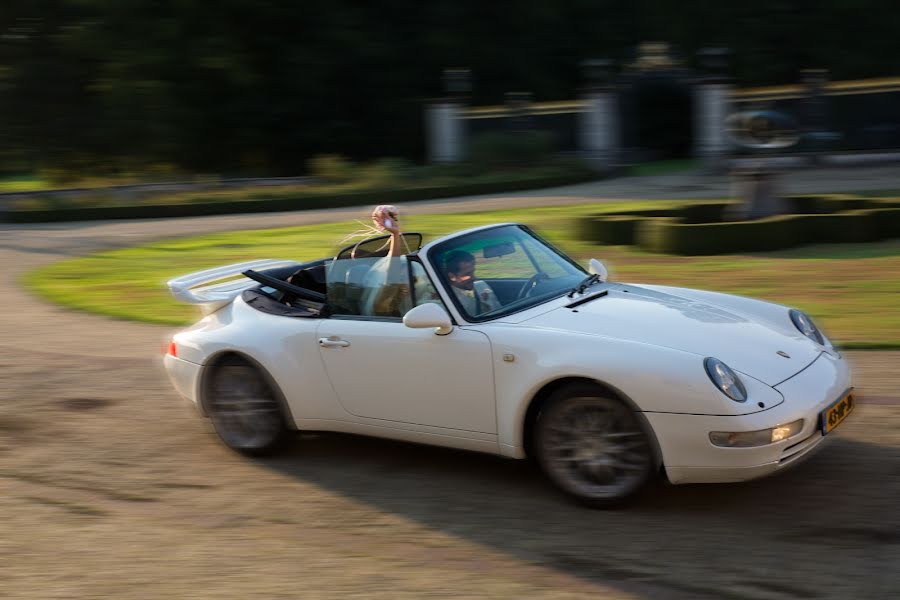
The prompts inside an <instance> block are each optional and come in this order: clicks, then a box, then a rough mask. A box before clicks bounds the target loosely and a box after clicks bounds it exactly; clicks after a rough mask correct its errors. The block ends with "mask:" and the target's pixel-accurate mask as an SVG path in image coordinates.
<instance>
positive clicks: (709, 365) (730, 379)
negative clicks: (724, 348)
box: [703, 357, 747, 402]
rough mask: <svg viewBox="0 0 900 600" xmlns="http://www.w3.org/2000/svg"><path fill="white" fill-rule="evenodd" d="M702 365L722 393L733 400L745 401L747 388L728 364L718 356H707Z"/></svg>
mask: <svg viewBox="0 0 900 600" xmlns="http://www.w3.org/2000/svg"><path fill="white" fill-rule="evenodd" d="M703 366H704V367H706V374H707V375H709V378H710V379H711V380H712V382H713V383H714V384H716V387H717V388H719V389H720V390H721V391H722V393H723V394H725V395H726V396H728V397H729V398H731V399H732V400H734V401H735V402H746V401H747V388H745V387H744V384H743V383H742V382H741V380H740V379H739V378H738V376H737V373H735V372H734V371H732V370H731V369H730V368H729V367H728V365H726V364H725V363H723V362H722V361H721V360H719V359H718V358H712V357H709V358H707V359H705V360H704V361H703Z"/></svg>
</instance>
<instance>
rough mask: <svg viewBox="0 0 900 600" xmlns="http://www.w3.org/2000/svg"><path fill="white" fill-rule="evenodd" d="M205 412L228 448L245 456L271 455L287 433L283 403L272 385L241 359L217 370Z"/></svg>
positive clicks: (213, 377) (211, 382)
mask: <svg viewBox="0 0 900 600" xmlns="http://www.w3.org/2000/svg"><path fill="white" fill-rule="evenodd" d="M206 410H207V414H209V418H210V420H211V421H212V424H213V428H214V429H215V430H216V433H217V434H218V435H219V437H220V438H221V439H222V441H223V442H225V445H226V446H228V447H229V448H231V449H233V450H237V451H238V452H241V453H244V454H249V455H260V454H266V453H268V452H271V451H272V450H273V449H275V447H276V446H278V445H279V444H280V443H281V442H282V441H283V439H284V437H285V435H286V433H287V426H286V423H285V419H284V413H283V411H282V409H281V403H280V402H279V401H278V398H277V396H276V395H275V393H274V391H273V390H272V388H271V386H270V385H269V384H268V383H267V382H266V380H265V378H264V377H263V375H262V373H260V371H259V370H258V369H257V368H256V367H254V366H253V365H251V364H250V363H249V362H247V361H245V360H242V359H239V358H229V359H227V360H225V361H224V362H222V363H221V364H219V365H217V366H216V367H215V370H214V371H213V373H212V379H211V381H210V385H209V388H208V397H207V402H206Z"/></svg>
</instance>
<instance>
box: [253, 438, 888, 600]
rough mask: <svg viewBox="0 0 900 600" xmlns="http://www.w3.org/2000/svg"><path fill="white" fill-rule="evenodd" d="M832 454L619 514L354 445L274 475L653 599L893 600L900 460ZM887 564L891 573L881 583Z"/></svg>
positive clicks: (434, 458)
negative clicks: (663, 596)
mask: <svg viewBox="0 0 900 600" xmlns="http://www.w3.org/2000/svg"><path fill="white" fill-rule="evenodd" d="M832 442H833V443H831V444H830V445H828V446H826V448H824V449H823V451H822V452H820V453H819V454H818V455H817V456H815V457H813V458H812V459H811V460H809V461H808V462H806V463H805V464H802V465H800V466H798V467H796V468H795V469H793V470H791V471H790V472H787V473H783V474H780V475H778V476H776V477H771V478H768V479H763V480H759V481H756V482H749V483H742V484H719V485H691V486H671V485H667V484H662V485H660V486H658V487H656V488H655V489H654V490H652V491H651V492H650V493H648V494H647V495H646V497H644V498H643V499H642V500H641V501H639V502H638V503H637V504H636V505H634V506H631V507H629V508H627V509H624V510H617V511H595V510H589V509H585V508H582V507H580V506H577V505H574V504H573V503H572V502H570V501H569V500H568V499H566V498H564V497H563V496H561V495H560V494H558V493H557V492H556V491H555V490H554V489H553V488H551V486H550V485H549V483H547V482H545V480H544V479H543V477H542V476H541V474H540V472H539V471H538V469H537V468H536V467H535V466H533V465H532V464H531V463H529V462H525V461H513V460H507V459H502V458H498V457H493V456H487V455H480V454H475V453H467V452H461V451H453V450H447V449H441V448H433V447H426V446H419V445H411V444H405V443H399V442H391V441H384V440H375V439H369V438H362V437H355V436H346V435H337V434H300V435H298V437H297V439H296V440H295V441H294V442H293V443H292V444H291V447H290V448H289V449H288V452H287V453H286V454H285V455H282V456H280V457H278V458H273V459H268V460H264V461H262V464H264V465H266V466H267V467H269V468H271V469H274V470H276V471H279V472H281V473H283V474H286V475H289V476H291V477H294V478H297V479H298V480H302V481H304V482H307V483H313V484H315V485H318V486H321V487H322V488H325V489H327V490H330V491H333V492H337V493H340V494H342V495H344V496H346V497H349V498H352V499H354V500H357V501H360V502H364V503H367V504H370V505H374V506H375V507H377V508H378V509H379V510H383V511H388V512H391V513H394V514H397V515H400V516H402V517H405V518H408V519H411V520H415V521H417V522H419V523H421V524H424V525H426V526H428V527H430V528H433V529H436V530H441V531H443V532H446V533H450V534H452V535H454V536H459V537H462V538H465V539H468V540H470V541H474V542H477V543H478V544H483V545H485V546H488V547H491V548H493V549H495V550H498V551H500V552H503V553H506V554H509V555H512V556H515V557H517V558H519V559H521V560H525V561H528V562H530V563H535V564H540V565H543V566H546V567H549V568H552V569H555V570H559V571H562V572H565V573H567V574H570V575H574V576H576V577H578V578H582V579H585V580H589V581H602V582H604V583H606V584H610V583H611V582H612V583H613V584H615V585H620V587H622V589H624V590H628V591H630V592H631V593H635V591H636V590H637V591H638V593H639V595H641V596H642V597H647V598H651V597H654V598H655V597H658V592H659V590H660V589H664V590H667V591H668V592H670V593H675V594H676V595H679V596H681V595H684V594H686V595H687V597H705V596H709V597H716V598H776V599H777V598H831V597H834V598H840V597H852V596H850V595H845V594H850V593H851V592H852V594H853V595H855V597H867V598H881V597H884V598H888V597H892V596H891V595H890V590H891V589H893V590H894V591H896V587H893V586H895V585H896V581H895V579H891V578H892V577H893V578H895V577H896V576H895V575H893V574H892V573H891V568H892V566H893V568H894V570H896V567H897V566H898V565H900V562H898V560H897V559H898V558H900V553H898V551H900V517H898V513H897V511H896V503H895V499H896V497H897V494H898V492H900V451H898V450H896V449H894V448H887V447H882V446H878V445H875V444H868V443H862V442H857V441H852V440H849V439H845V438H841V437H837V436H835V439H834V440H832ZM873 561H874V564H873ZM880 563H884V567H885V569H884V573H883V574H882V575H880V576H877V577H874V578H873V577H872V576H871V573H872V572H873V567H876V566H877V564H880ZM875 570H876V571H877V570H878V569H875ZM666 597H668V596H666Z"/></svg>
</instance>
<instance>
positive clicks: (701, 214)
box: [678, 202, 732, 223]
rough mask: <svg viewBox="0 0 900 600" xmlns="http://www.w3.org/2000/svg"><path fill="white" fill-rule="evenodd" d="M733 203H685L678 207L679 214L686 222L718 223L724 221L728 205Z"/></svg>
mask: <svg viewBox="0 0 900 600" xmlns="http://www.w3.org/2000/svg"><path fill="white" fill-rule="evenodd" d="M731 205H732V203H731V202H703V203H698V204H685V205H684V206H682V207H681V208H680V209H678V214H679V215H680V216H681V218H682V220H683V221H684V222H685V223H718V222H721V221H722V219H723V216H724V214H725V209H726V207H729V206H731Z"/></svg>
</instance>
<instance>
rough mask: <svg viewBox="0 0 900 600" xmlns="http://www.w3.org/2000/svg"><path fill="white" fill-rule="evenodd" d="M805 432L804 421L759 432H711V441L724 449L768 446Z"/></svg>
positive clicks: (799, 420) (800, 420)
mask: <svg viewBox="0 0 900 600" xmlns="http://www.w3.org/2000/svg"><path fill="white" fill-rule="evenodd" d="M802 430H803V419H798V420H797V421H794V422H792V423H788V424H786V425H779V426H778V427H773V428H771V429H760V430H759V431H710V432H709V441H710V442H712V443H713V444H714V445H716V446H721V447H723V448H753V447H755V446H766V445H768V444H774V443H775V442H780V441H781V440H786V439H788V438H790V437H794V436H795V435H797V434H798V433H800V432H801V431H802Z"/></svg>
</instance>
